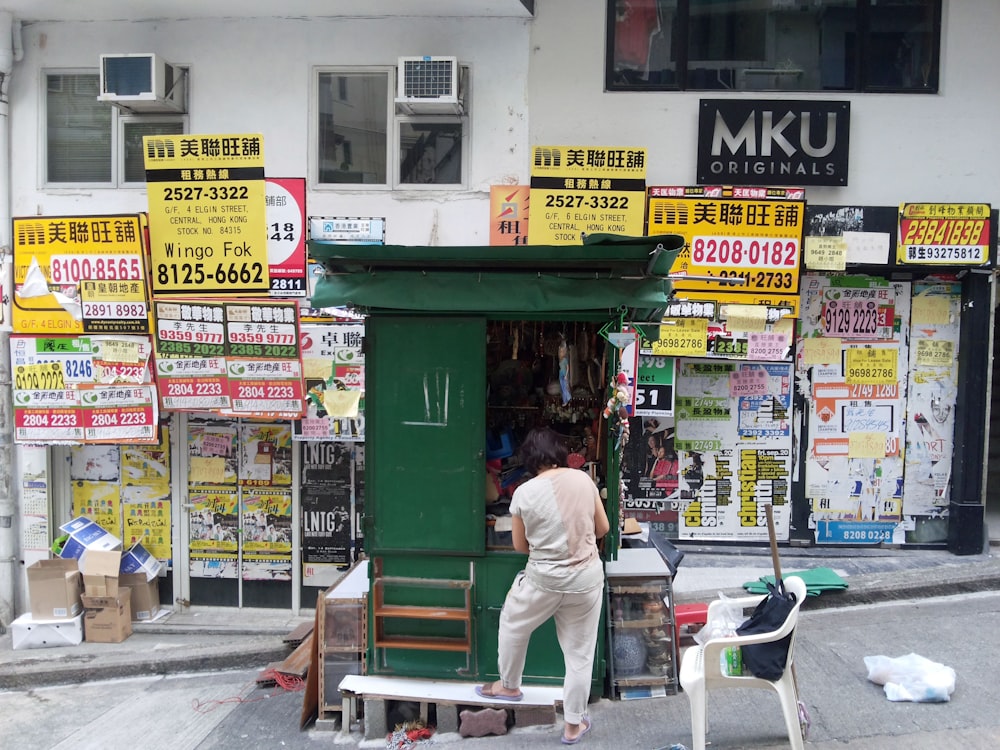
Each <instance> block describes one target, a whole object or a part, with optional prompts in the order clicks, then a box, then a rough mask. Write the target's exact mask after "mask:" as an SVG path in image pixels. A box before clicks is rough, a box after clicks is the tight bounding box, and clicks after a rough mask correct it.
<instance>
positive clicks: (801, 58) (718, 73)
mask: <svg viewBox="0 0 1000 750" xmlns="http://www.w3.org/2000/svg"><path fill="white" fill-rule="evenodd" d="M606 1H607V46H606V49H607V58H606V69H605V88H606V89H607V90H608V91H670V90H691V91H703V90H725V89H732V90H736V91H772V90H779V91H860V92H877V93H921V94H934V93H937V90H938V75H939V61H940V48H941V10H942V8H941V0H731V1H726V2H719V1H718V0H606Z"/></svg>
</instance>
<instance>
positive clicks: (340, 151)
mask: <svg viewBox="0 0 1000 750" xmlns="http://www.w3.org/2000/svg"><path fill="white" fill-rule="evenodd" d="M316 84H317V90H316V119H315V120H314V127H315V133H316V136H315V144H316V161H315V164H316V168H315V172H314V174H315V184H316V186H317V187H320V188H322V187H335V186H351V187H352V188H364V187H381V188H387V187H399V188H406V189H412V188H425V189H426V188H438V189H440V188H443V187H461V186H463V185H464V184H465V180H466V171H467V163H468V151H467V147H468V143H467V141H468V122H467V120H466V118H465V117H464V116H461V115H451V114H448V115H440V114H439V115H407V114H397V113H396V111H395V106H394V92H395V70H394V69H393V68H378V69H359V68H344V69H324V70H320V71H319V72H318V74H317V77H316Z"/></svg>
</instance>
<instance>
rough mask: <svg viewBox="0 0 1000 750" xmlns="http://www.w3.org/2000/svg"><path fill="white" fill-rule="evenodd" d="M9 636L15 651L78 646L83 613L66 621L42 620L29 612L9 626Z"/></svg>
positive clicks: (80, 638)
mask: <svg viewBox="0 0 1000 750" xmlns="http://www.w3.org/2000/svg"><path fill="white" fill-rule="evenodd" d="M10 634H11V640H12V645H13V647H14V649H15V650H17V649H19V648H52V647H53V646H79V645H80V643H81V642H82V641H83V613H82V612H81V613H80V614H78V615H77V616H76V617H71V618H70V619H68V620H42V619H38V618H36V617H34V616H32V614H31V613H30V612H29V613H27V614H23V615H21V616H20V617H18V618H17V619H16V620H14V622H12V623H11V624H10Z"/></svg>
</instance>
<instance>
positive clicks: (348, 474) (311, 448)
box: [301, 442, 354, 586]
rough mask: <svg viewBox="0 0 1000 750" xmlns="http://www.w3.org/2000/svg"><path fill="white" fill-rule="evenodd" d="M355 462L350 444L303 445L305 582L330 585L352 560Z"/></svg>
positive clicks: (314, 443) (322, 443) (318, 443)
mask: <svg viewBox="0 0 1000 750" xmlns="http://www.w3.org/2000/svg"><path fill="white" fill-rule="evenodd" d="M353 461H354V445H353V444H351V443H343V442H308V443H303V444H302V524H301V529H302V570H303V576H302V580H303V585H306V586H329V585H330V584H331V583H332V582H333V581H335V580H336V578H337V577H338V576H339V574H340V573H339V571H340V570H342V569H343V567H344V566H346V565H349V564H350V562H351V530H352V526H353V521H352V508H353V505H354V503H353V500H354V497H353V496H354V492H353V479H354V467H353V466H352V464H353ZM327 581H329V582H330V583H327Z"/></svg>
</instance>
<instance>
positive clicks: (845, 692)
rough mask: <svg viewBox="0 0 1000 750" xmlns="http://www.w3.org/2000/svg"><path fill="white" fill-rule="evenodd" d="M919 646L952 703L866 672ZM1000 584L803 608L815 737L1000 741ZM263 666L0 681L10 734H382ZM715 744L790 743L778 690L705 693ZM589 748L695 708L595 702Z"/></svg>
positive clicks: (683, 732) (218, 748) (536, 731)
mask: <svg viewBox="0 0 1000 750" xmlns="http://www.w3.org/2000/svg"><path fill="white" fill-rule="evenodd" d="M910 652H913V653H917V654H919V655H921V656H924V657H926V658H928V659H931V660H933V661H937V662H940V663H942V664H945V665H946V666H950V667H952V668H953V669H954V670H955V672H956V674H957V679H956V687H955V692H954V694H953V695H952V697H951V700H950V701H949V702H947V703H911V702H891V701H889V700H888V699H887V698H886V696H885V693H884V692H883V689H882V687H881V686H879V685H876V684H874V683H872V682H870V681H869V680H868V678H867V670H866V667H865V664H864V657H865V656H874V655H885V656H890V657H898V656H902V655H904V654H907V653H910ZM997 654H1000V592H983V593H972V594H963V595H960V596H955V597H943V598H937V599H928V600H921V601H890V602H887V603H885V604H872V605H864V606H858V607H844V608H836V609H818V610H814V611H808V610H806V611H803V613H802V615H801V622H800V630H799V637H798V642H797V653H796V661H797V672H798V679H799V685H800V693H801V696H800V697H801V698H802V700H803V701H804V702H805V703H806V705H807V706H808V709H809V712H810V715H811V718H812V727H811V730H810V733H809V738H808V742H807V743H806V747H807V748H815V749H816V750H833V749H834V748H836V749H837V750H862V749H863V750H883V749H884V750H897V749H898V750H904V748H905V750H930V749H931V748H935V749H937V748H962V750H987V749H988V750H993V749H994V748H997V747H1000V711H998V710H997V706H998V705H1000V680H998V679H997V674H996V673H997V663H996V658H997ZM256 675H257V671H256V670H254V671H234V672H212V673H198V674H189V675H175V676H165V677H148V678H135V679H127V680H113V681H107V682H98V683H87V684H84V685H76V686H63V687H47V688H39V689H36V690H28V691H10V692H3V693H0V717H2V720H0V725H2V728H0V748H4V749H6V748H11V749H12V750H13V748H18V749H20V748H31V749H32V750H54V749H56V748H58V749H59V750H64V749H65V750H69V749H70V748H72V749H73V750H89V749H90V748H94V749H95V750H97V749H98V748H100V749H101V750H104V749H105V748H109V747H123V746H124V747H136V748H141V749H142V750H159V749H160V748H163V749H164V750H166V749H167V748H169V749H170V750H230V749H231V748H232V749H234V750H235V749H236V748H240V750H246V749H247V748H319V747H330V746H331V745H337V746H345V747H372V748H376V747H377V748H384V747H386V742H385V740H384V739H375V740H364V739H363V737H362V735H361V734H360V732H358V731H354V732H352V733H351V735H350V736H348V737H344V736H342V735H341V734H340V733H331V732H321V731H317V730H315V729H309V730H307V731H300V730H299V717H300V713H301V707H302V695H301V693H295V692H288V691H285V690H282V689H280V688H259V687H257V686H256V684H255V682H254V680H255V677H256ZM709 715H710V725H709V726H710V729H709V740H710V743H711V744H710V745H709V747H710V748H711V750H738V749H741V748H753V749H754V750H773V749H775V748H786V747H788V744H787V740H785V738H784V735H783V732H784V728H783V723H782V720H781V712H780V708H779V706H778V702H777V698H776V697H775V696H774V695H773V694H772V693H770V691H762V690H726V691H721V692H717V693H710V694H709ZM591 716H592V718H593V723H594V729H593V731H592V732H591V734H590V735H589V736H588V737H587V738H586V739H585V740H584V741H583V742H582V743H581V745H580V746H581V747H585V746H586V747H590V748H595V749H596V748H615V749H616V750H625V749H627V748H641V749H642V750H654V749H656V748H663V747H667V746H669V745H670V744H671V743H675V742H679V743H683V744H685V745H688V746H690V742H691V732H690V714H689V711H688V702H687V699H686V697H685V696H684V695H683V694H681V695H676V696H668V697H666V698H653V699H645V700H631V701H609V700H601V701H598V702H596V703H594V704H592V706H591ZM560 728H561V722H560V724H559V725H556V726H542V727H527V728H523V729H514V730H513V731H512V732H511V733H509V734H507V735H506V736H490V737H483V738H461V737H460V736H459V735H458V734H442V735H438V736H437V737H436V738H435V742H434V745H436V746H441V745H445V744H455V743H459V744H457V745H456V747H461V748H466V749H467V750H477V748H496V749H497V750H499V749H501V748H510V749H511V750H515V749H520V748H534V747H549V748H554V747H559V746H561V745H560V744H559V731H560Z"/></svg>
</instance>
